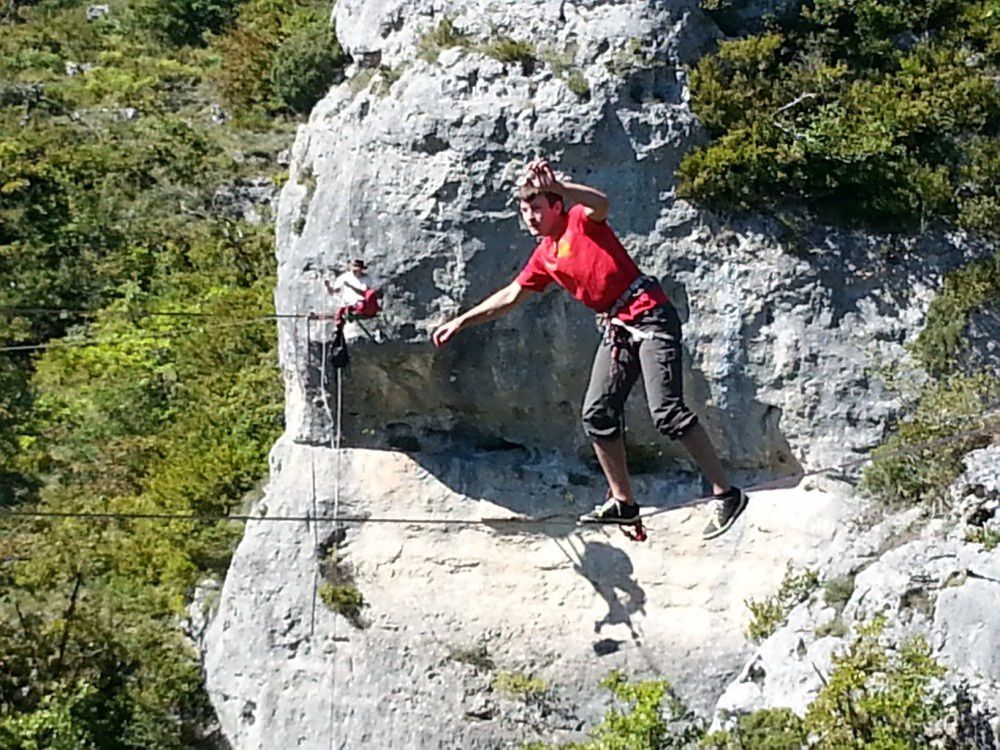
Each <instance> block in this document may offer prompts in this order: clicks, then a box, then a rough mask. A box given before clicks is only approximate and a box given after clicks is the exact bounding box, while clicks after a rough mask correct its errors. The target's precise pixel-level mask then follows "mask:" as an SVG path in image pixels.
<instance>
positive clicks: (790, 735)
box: [701, 708, 807, 750]
mask: <svg viewBox="0 0 1000 750" xmlns="http://www.w3.org/2000/svg"><path fill="white" fill-rule="evenodd" d="M806 744H807V743H806V730H805V723H804V722H803V721H802V719H801V718H799V717H798V716H796V715H795V713H794V712H792V711H791V710H790V709H787V708H765V709H761V710H760V711H754V712H753V713H752V714H745V715H743V716H740V717H739V718H738V719H737V723H736V727H735V728H734V729H732V730H730V731H728V732H713V733H712V734H710V735H708V736H707V737H705V739H704V740H703V741H702V743H701V747H703V748H715V749H716V750H744V748H745V750H799V749H800V748H802V747H804V746H806Z"/></svg>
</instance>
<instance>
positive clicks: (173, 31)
mask: <svg viewBox="0 0 1000 750" xmlns="http://www.w3.org/2000/svg"><path fill="white" fill-rule="evenodd" d="M236 6H237V0H142V2H140V3H137V4H136V6H135V8H134V11H133V12H134V13H135V17H136V21H137V22H138V23H139V25H140V26H142V27H144V28H147V29H150V30H151V31H153V32H154V33H156V34H159V35H160V36H162V37H163V39H165V40H166V41H168V42H170V43H171V44H177V45H182V44H203V43H204V41H205V35H206V34H208V33H217V32H219V31H220V30H221V29H222V28H223V27H224V26H225V25H226V24H227V23H228V22H229V21H231V20H232V19H233V17H234V16H235V14H236Z"/></svg>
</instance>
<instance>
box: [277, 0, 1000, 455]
mask: <svg viewBox="0 0 1000 750" xmlns="http://www.w3.org/2000/svg"><path fill="white" fill-rule="evenodd" d="M560 8H562V9H563V12H564V15H565V18H566V20H565V22H563V21H559V22H555V20H554V19H557V18H558V13H559V12H560ZM446 13H447V14H448V17H450V18H452V19H453V22H454V24H455V26H456V27H457V28H459V29H460V30H461V31H462V32H463V33H465V34H467V35H468V40H469V41H468V43H467V45H466V46H464V47H453V48H450V49H448V50H445V51H444V52H442V53H441V54H440V55H439V56H438V58H437V60H436V61H435V62H429V61H427V60H425V59H423V58H422V57H420V56H419V55H417V54H416V52H415V45H417V44H418V43H419V42H420V40H421V39H422V38H423V36H424V35H425V34H426V33H428V31H430V30H432V29H433V28H435V27H436V25H437V24H438V23H439V22H440V21H441V20H442V19H443V18H444V17H445V14H446ZM336 17H337V18H336V20H337V29H338V35H339V36H340V38H341V39H342V40H343V43H344V44H345V46H346V48H347V49H348V50H349V51H350V53H351V54H352V55H353V56H354V58H355V60H356V61H358V63H359V64H358V66H355V68H354V69H353V71H351V75H350V76H349V77H348V79H347V80H346V81H345V82H344V83H342V84H340V85H337V86H335V87H334V88H333V89H332V90H331V91H330V93H329V95H328V96H327V97H326V98H325V99H324V100H323V101H322V102H320V103H319V104H318V105H317V107H316V108H315V110H314V111H313V113H312V115H311V117H310V120H309V123H308V124H306V125H304V126H302V127H301V128H300V130H299V133H298V137H297V138H296V142H295V144H294V148H293V150H292V155H291V166H290V179H289V181H288V182H287V183H286V185H285V186H284V188H283V190H282V193H281V199H280V204H279V215H278V227H277V236H278V248H277V252H278V260H279V268H278V289H277V292H276V300H277V304H278V309H279V311H280V312H282V313H298V314H305V313H309V312H320V311H324V310H329V309H330V308H331V307H332V301H331V300H330V299H329V297H328V295H326V293H325V292H324V291H323V284H322V281H323V279H324V278H330V277H331V276H332V275H333V274H334V273H336V272H337V271H338V270H342V269H343V268H344V267H345V265H346V262H347V260H348V259H349V258H351V257H354V256H363V257H365V258H366V260H367V261H368V262H369V264H370V266H371V267H372V271H373V273H374V275H375V276H376V277H377V278H378V279H379V281H380V283H381V284H382V286H383V288H384V290H385V293H386V305H385V308H386V309H385V313H384V315H383V316H382V318H381V319H380V321H379V323H378V324H377V325H378V326H379V328H380V333H381V339H382V340H383V341H384V343H382V344H380V345H374V344H373V343H371V341H370V340H369V339H368V338H367V337H366V336H364V335H363V334H360V333H359V335H360V336H361V338H360V340H359V341H358V342H357V345H356V347H355V349H356V352H357V356H356V357H355V360H354V361H355V369H354V371H353V373H352V375H351V377H349V378H348V381H347V384H346V388H347V391H346V396H345V403H346V405H347V407H346V410H347V428H348V432H349V433H350V434H351V435H352V436H353V438H354V439H355V441H356V444H357V441H358V440H360V441H362V444H365V445H368V446H372V447H385V446H392V445H394V444H398V443H400V442H402V443H404V444H406V445H409V446H415V445H420V446H425V445H427V444H428V443H434V442H435V441H437V440H438V439H439V438H440V437H441V436H442V435H445V436H448V435H456V434H462V435H464V436H465V439H466V440H472V439H475V440H478V441H479V442H480V443H483V444H498V443H502V442H504V441H507V442H513V443H516V444H520V445H528V446H533V445H556V444H559V445H563V446H565V447H566V448H567V449H570V450H573V449H575V450H578V451H579V450H584V440H583V436H582V434H581V432H580V430H579V427H578V417H577V411H578V408H579V402H580V400H581V397H582V393H583V390H584V386H585V380H586V377H587V374H588V372H589V360H590V356H591V354H592V351H593V348H594V347H595V346H596V342H597V332H596V331H595V330H594V326H593V323H592V316H591V315H590V314H589V313H588V311H586V310H585V309H584V308H582V307H581V306H579V305H577V304H576V303H575V302H573V301H572V300H570V299H569V298H568V296H567V295H565V294H564V293H561V292H559V291H553V292H552V293H547V294H545V295H542V296H541V297H540V298H539V299H534V300H531V301H529V302H528V303H527V304H526V305H525V306H524V307H523V308H522V309H521V310H519V311H516V312H515V313H514V314H512V315H510V316H508V317H506V318H504V319H501V320H500V321H497V322H496V323H494V324H492V325H490V326H488V327H484V328H482V329H479V330H477V331H476V332H474V333H464V334H461V335H460V336H459V337H457V339H456V340H455V342H454V344H453V345H449V346H448V347H445V348H443V349H441V350H434V349H433V348H432V347H430V346H429V345H428V336H429V334H430V332H431V330H433V328H434V327H435V326H436V325H437V324H439V323H440V322H442V321H443V320H445V319H446V318H447V317H449V316H451V315H453V314H455V313H457V312H458V311H459V310H462V309H465V308H468V307H469V306H471V305H472V304H474V303H475V302H477V301H478V300H479V299H481V298H482V297H483V296H485V295H486V294H488V293H489V292H491V291H493V290H495V289H496V288H498V287H500V286H502V285H503V284H505V283H507V282H508V281H509V280H510V279H511V278H512V277H513V276H514V275H515V274H516V272H517V271H518V270H519V269H520V267H521V266H522V265H523V263H524V261H525V260H526V258H527V256H528V254H529V252H530V249H531V246H532V243H531V241H530V239H529V238H528V236H527V235H526V234H525V233H523V232H522V231H521V230H520V229H519V227H518V224H517V217H516V210H515V208H516V207H515V205H514V204H513V202H512V199H511V195H512V191H513V190H514V188H515V186H516V182H517V178H518V175H519V173H520V170H521V169H522V167H523V165H524V163H525V161H526V160H527V159H528V158H531V157H533V156H534V155H536V154H538V153H545V154H547V155H550V156H551V157H552V158H553V159H555V161H556V162H557V165H558V167H559V168H560V169H561V170H563V171H565V172H566V173H568V174H570V175H572V176H574V177H576V178H577V179H580V180H583V181H586V182H589V183H591V184H594V185H596V186H598V187H600V188H602V189H604V190H606V191H607V192H608V193H609V195H610V196H611V198H612V201H613V208H612V214H611V223H612V225H613V227H614V228H615V230H616V231H617V232H618V233H619V235H620V236H621V237H622V238H623V241H624V242H625V244H626V245H627V246H628V247H629V249H630V251H632V252H633V254H634V255H635V256H636V258H637V259H638V260H639V262H640V264H641V265H642V266H643V267H644V268H645V270H647V271H648V272H651V273H654V274H656V275H658V276H660V277H662V278H663V280H664V283H665V284H666V286H667V289H668V292H669V293H670V294H671V296H672V298H673V299H674V301H675V303H676V304H677V305H678V307H679V308H680V309H681V312H682V317H683V319H684V320H685V322H686V328H685V336H686V344H687V355H688V356H687V361H686V365H687V366H686V368H685V382H686V386H687V389H688V393H689V394H690V401H691V402H692V403H693V404H694V405H695V406H696V407H697V408H698V410H699V411H700V412H701V415H702V417H703V419H704V421H705V422H706V424H707V425H708V426H709V429H710V431H711V432H712V434H713V436H714V437H715V438H716V440H717V441H718V443H719V446H720V450H721V451H722V453H723V454H724V456H725V457H726V459H727V460H728V461H729V462H730V463H731V464H733V465H737V466H744V467H748V468H755V469H761V468H766V469H768V470H771V471H773V472H776V473H784V472H787V471H788V470H790V469H791V468H792V467H794V466H796V465H797V464H802V465H804V466H807V467H816V466H818V465H824V464H828V463H836V462H838V461H841V460H843V459H845V458H848V457H851V456H854V455H856V454H857V453H858V452H861V451H864V450H866V449H868V448H870V447H872V446H873V445H875V444H877V443H878V442H879V441H880V439H881V438H882V436H883V433H884V429H885V425H886V424H887V422H888V421H889V420H890V419H891V418H892V417H893V415H894V414H895V413H896V411H897V409H898V407H899V403H898V400H897V398H896V397H895V396H894V395H893V394H891V393H889V392H888V391H887V390H886V389H885V388H884V387H883V386H882V383H881V381H880V380H879V379H878V377H877V376H875V375H874V374H873V373H874V372H875V369H874V368H875V367H876V366H878V365H881V364H885V363H889V364H891V363H893V362H895V361H897V360H899V359H900V358H901V357H902V356H903V350H902V347H901V344H902V342H904V341H905V340H906V339H907V338H908V337H910V336H912V335H913V334H914V333H915V329H916V328H917V326H918V325H919V322H920V321H921V319H922V316H923V313H924V310H925V307H926V304H927V302H928V300H929V298H930V297H931V296H932V293H933V290H934V289H935V288H936V285H937V284H938V282H939V281H940V278H941V275H942V274H943V273H944V272H945V271H946V270H948V269H950V268H952V267H954V266H955V265H957V264H958V263H960V262H962V261H963V260H964V259H967V258H968V257H971V256H974V255H977V254H981V253H983V252H985V249H984V248H977V247H974V246H970V245H968V244H963V242H965V241H964V240H962V239H961V238H960V237H953V236H943V235H934V234H933V233H928V234H927V235H926V236H924V237H923V238H922V239H920V240H919V241H917V242H915V243H913V246H912V247H911V248H910V249H911V250H912V253H911V254H909V255H908V256H906V257H904V258H903V259H900V260H896V261H893V263H892V264H891V265H890V264H889V262H888V261H887V259H886V254H885V253H884V251H883V250H882V248H883V247H884V245H885V244H886V243H889V242H891V239H892V238H882V237H870V236H865V235H862V234H851V233H844V232H837V231H833V230H831V229H829V228H827V227H821V226H813V225H809V226H802V227H797V226H796V222H795V221H794V220H785V221H784V222H779V221H777V220H774V219H765V218H756V219H746V220H741V221H738V222H736V221H728V222H727V221H725V220H723V219H721V218H719V217H716V216H713V215H711V214H708V213H705V212H702V211H697V210H695V209H693V208H692V207H691V206H689V205H687V204H685V203H684V202H683V201H679V200H676V199H675V195H674V186H675V180H674V176H673V175H674V170H675V168H676V167H677V165H678V163H679V161H680V159H681V157H682V156H683V154H684V153H686V152H687V151H688V150H689V149H690V148H691V147H692V146H693V145H694V144H696V143H698V142H700V141H702V140H703V139H704V135H703V134H702V132H701V130H700V127H699V125H698V123H697V121H696V119H695V118H694V116H693V115H692V113H691V110H690V107H689V103H688V96H689V93H688V88H687V80H686V73H685V72H684V70H683V69H682V68H681V67H680V66H681V65H682V64H683V63H686V62H690V61H692V60H693V59H695V58H697V56H698V55H699V54H701V52H702V51H703V50H704V49H705V48H707V47H708V46H709V45H710V44H711V43H712V41H713V40H714V39H715V38H716V37H717V36H718V32H717V30H716V29H715V27H714V25H713V24H712V23H711V22H710V21H709V20H708V19H707V17H706V16H704V14H702V13H701V12H700V11H699V10H698V9H697V7H696V3H694V2H693V0H692V2H673V3H654V2H618V3H613V4H609V3H573V4H569V3H566V4H563V3H559V2H540V3H529V2H519V3H505V4H496V3H486V2H480V1H473V0H469V1H468V2H453V3H435V4H431V5H429V6H428V5H427V4H426V3H417V2H413V1H412V0H394V1H393V2H371V1H369V2H362V1H361V0H348V1H346V2H340V3H338V4H337V7H336ZM491 28H492V29H494V31H493V32H488V31H487V30H488V29H491ZM504 34H511V35H513V36H515V37H516V38H518V39H521V40H529V41H530V42H531V44H532V45H534V49H535V52H536V54H537V56H538V58H539V61H538V62H537V64H536V65H535V66H534V67H533V68H532V69H531V70H530V71H526V70H525V69H524V68H523V67H522V66H521V65H520V64H515V63H509V62H507V63H505V62H501V61H500V60H497V59H495V58H494V57H491V56H490V55H489V54H487V53H486V52H484V51H482V44H483V43H484V42H486V41H489V40H495V39H497V38H498V37H501V36H502V35H504ZM375 55H377V56H378V57H379V64H380V65H381V66H383V69H384V68H391V69H392V70H393V71H394V72H393V74H392V76H389V77H387V76H386V75H385V74H384V73H383V72H381V70H380V69H378V68H371V69H369V68H362V67H361V63H363V62H364V60H366V59H368V58H371V57H372V56H375ZM553 56H554V57H553ZM567 70H569V71H572V73H575V74H579V75H582V76H583V77H584V78H585V79H586V81H587V82H588V86H589V89H590V96H589V98H587V99H581V98H580V97H579V96H578V95H577V94H575V93H574V92H573V91H572V90H571V89H570V88H569V85H568V83H567V80H568V76H569V75H570V73H567V72H566V71H567ZM329 335H330V332H329V330H326V329H324V327H323V326H321V325H319V324H318V323H316V322H315V321H313V322H312V323H311V324H308V325H307V323H306V322H305V321H302V320H298V321H294V320H287V321H284V322H283V323H282V326H281V329H280V342H281V346H280V352H281V358H282V366H283V368H284V372H285V376H286V383H287V403H288V408H287V417H288V426H289V432H290V434H291V435H292V436H293V437H294V438H295V439H297V440H302V441H305V442H310V443H315V444H319V443H323V442H326V440H327V437H328V434H329V424H328V422H327V421H326V420H324V418H323V416H322V413H321V410H319V409H318V408H317V406H316V404H317V394H316V389H315V387H314V381H315V375H314V371H315V369H316V365H317V360H316V357H318V351H317V346H316V345H317V342H319V341H321V340H323V339H324V338H328V337H329ZM310 347H312V349H313V356H312V357H309V356H306V354H305V352H306V350H307V349H309V348H310ZM644 412H645V410H644V407H643V404H642V401H641V399H634V400H633V404H632V407H631V411H630V413H629V416H628V423H629V425H630V426H631V429H632V437H633V440H634V442H636V443H642V444H645V445H647V446H650V447H652V446H662V441H659V440H658V439H657V436H656V435H655V434H654V433H653V430H652V427H651V425H650V422H649V418H648V415H646V414H645V413H644ZM393 441H396V442H395V443H394V442H393ZM655 450H657V451H658V450H660V447H657V448H656V449H655ZM667 454H668V455H667V458H666V459H665V463H670V462H672V461H674V462H675V461H677V460H678V457H677V454H676V452H675V451H672V449H670V448H668V449H667Z"/></svg>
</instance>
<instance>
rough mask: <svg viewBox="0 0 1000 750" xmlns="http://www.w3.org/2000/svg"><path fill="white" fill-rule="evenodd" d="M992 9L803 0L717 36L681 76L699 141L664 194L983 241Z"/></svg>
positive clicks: (997, 111) (964, 4)
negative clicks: (953, 226) (953, 230)
mask: <svg viewBox="0 0 1000 750" xmlns="http://www.w3.org/2000/svg"><path fill="white" fill-rule="evenodd" d="M728 5H729V3H728V2H726V1H725V0H713V2H712V3H711V4H710V6H711V8H712V9H713V12H715V13H724V12H725V11H726V10H727V7H728ZM998 13H1000V9H998V7H997V4H996V2H995V0H914V1H912V2H903V1H901V0H816V2H813V3H805V4H803V5H802V6H801V8H800V10H798V11H796V12H794V13H792V14H789V15H784V16H781V17H777V18H771V19H768V22H767V28H766V29H765V30H763V31H762V32H761V33H759V34H753V35H750V36H746V37H744V38H737V39H727V40H725V41H723V42H722V43H721V44H720V45H719V49H718V51H717V52H716V53H715V54H713V55H710V56H707V57H705V58H703V59H702V60H701V61H700V62H699V64H698V65H697V67H696V68H695V69H694V70H693V71H692V76H691V87H692V105H693V107H694V110H695V112H696V113H697V115H698V116H699V118H700V119H701V121H702V123H703V124H704V125H705V127H706V128H707V130H708V132H709V134H710V135H711V136H712V140H711V142H709V143H708V144H707V145H706V146H703V147H701V148H698V149H695V150H694V151H693V152H692V153H690V154H689V155H688V156H687V157H686V158H685V159H684V161H683V162H682V164H681V167H680V176H681V184H680V188H679V192H680V193H681V194H682V195H685V196H688V197H691V198H693V199H695V200H697V201H703V202H707V203H710V204H715V205H720V206H726V207H732V208H736V209H741V210H742V209H751V208H753V209H760V208H765V209H766V208H769V207H777V206H783V205H787V204H794V203H804V204H807V205H809V206H811V207H813V208H815V209H818V210H820V211H821V212H822V213H823V214H824V215H826V216H827V217H833V218H837V219H839V220H846V221H849V222H857V223H866V224H869V225H871V224H874V225H882V226H889V227H895V228H904V229H914V228H919V227H922V226H923V225H924V224H925V223H927V222H930V221H934V220H944V221H947V222H950V223H957V224H958V225H959V226H962V227H964V228H966V229H968V230H969V231H972V232H975V233H981V234H984V235H988V236H992V237H997V231H998V229H997V228H998V227H1000V192H998V190H1000V188H998V185H1000V179H998V178H1000V145H998V140H997V138H996V135H997V126H998V124H1000V108H998V104H1000V92H998V90H997V88H996V86H995V85H994V80H995V78H996V75H997V63H998V57H1000V31H998V23H997V16H998Z"/></svg>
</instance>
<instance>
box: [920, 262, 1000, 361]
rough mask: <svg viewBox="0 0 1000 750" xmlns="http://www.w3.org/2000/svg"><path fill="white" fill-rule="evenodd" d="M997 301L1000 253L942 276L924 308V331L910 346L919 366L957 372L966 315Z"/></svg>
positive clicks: (966, 322) (966, 320)
mask: <svg viewBox="0 0 1000 750" xmlns="http://www.w3.org/2000/svg"><path fill="white" fill-rule="evenodd" d="M997 304H1000V252H998V253H997V254H995V255H993V256H991V257H988V258H984V259H982V260H979V261H974V262H972V263H969V264H968V265H965V266H963V267H961V268H959V269H957V270H955V271H952V272H951V273H949V274H947V275H946V276H945V277H944V281H943V283H942V285H941V289H940V290H939V291H938V293H937V294H936V295H935V297H934V299H933V300H931V303H930V306H929V307H928V308H927V317H926V318H925V320H924V327H923V330H922V331H921V332H920V335H919V336H918V337H917V339H916V341H915V342H914V343H913V345H912V346H911V347H910V351H911V353H912V354H913V355H914V356H915V357H916V358H917V360H918V361H919V362H920V364H921V366H923V367H924V369H926V370H927V371H928V372H930V373H931V374H932V375H935V376H939V377H940V376H944V375H948V374H951V373H953V372H955V371H956V369H960V368H958V365H959V364H960V361H961V359H962V354H963V349H964V347H965V343H966V342H965V338H964V335H965V328H966V326H967V324H968V322H969V314H970V313H972V312H974V311H976V310H978V309H981V308H983V307H985V306H988V305H997Z"/></svg>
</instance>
